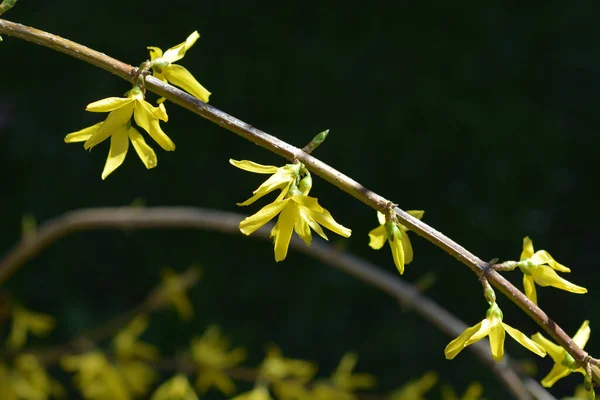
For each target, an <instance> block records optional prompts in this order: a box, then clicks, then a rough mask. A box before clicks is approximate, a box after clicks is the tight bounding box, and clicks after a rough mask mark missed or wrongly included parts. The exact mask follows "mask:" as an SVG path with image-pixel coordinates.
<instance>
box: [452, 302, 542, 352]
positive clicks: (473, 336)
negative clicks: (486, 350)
mask: <svg viewBox="0 0 600 400" xmlns="http://www.w3.org/2000/svg"><path fill="white" fill-rule="evenodd" d="M502 318H503V315H502V310H500V307H498V305H497V304H496V303H492V304H491V306H490V308H489V309H488V310H487V313H486V318H485V319H484V320H483V321H481V322H480V323H478V324H477V325H475V326H472V327H470V328H467V329H466V330H465V331H464V332H463V333H461V334H460V335H459V336H458V337H457V338H456V339H454V340H453V341H451V342H450V343H449V344H448V346H446V349H445V350H444V353H445V355H446V358H447V359H448V360H452V359H453V358H454V357H456V356H457V355H458V353H460V352H461V351H462V350H463V349H464V348H465V347H467V346H468V345H470V344H473V343H475V342H477V341H479V340H481V339H483V338H484V337H486V336H488V335H489V337H490V349H491V351H492V358H493V359H494V360H496V361H502V358H503V357H504V337H505V333H506V332H508V334H509V335H510V336H511V337H512V338H513V339H515V340H516V341H517V342H519V343H520V344H521V345H522V346H523V347H525V348H526V349H528V350H531V351H532V352H534V353H535V354H537V355H538V356H540V357H545V356H546V350H544V348H543V347H542V346H540V345H539V344H537V343H536V342H534V341H532V340H531V339H529V338H528V337H527V336H525V334H524V333H522V332H521V331H519V330H517V329H515V328H513V327H511V326H510V325H508V324H505V323H504V322H502Z"/></svg>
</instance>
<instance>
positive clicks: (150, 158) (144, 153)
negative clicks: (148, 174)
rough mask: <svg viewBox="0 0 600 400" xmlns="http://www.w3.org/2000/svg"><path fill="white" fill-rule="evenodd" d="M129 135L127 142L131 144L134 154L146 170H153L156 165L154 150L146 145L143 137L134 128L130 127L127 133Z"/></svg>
mask: <svg viewBox="0 0 600 400" xmlns="http://www.w3.org/2000/svg"><path fill="white" fill-rule="evenodd" d="M127 133H128V134H129V140H131V144H133V148H134V149H135V152H136V153H137V155H138V156H139V157H140V159H141V160H142V162H143V163H144V165H145V166H146V168H147V169H150V168H154V167H156V165H157V164H158V160H157V158H156V153H155V152H154V150H153V149H152V148H151V147H150V146H148V144H146V141H145V140H144V137H143V136H142V135H140V133H139V132H138V131H137V129H135V128H134V127H130V128H129V130H128V131H127Z"/></svg>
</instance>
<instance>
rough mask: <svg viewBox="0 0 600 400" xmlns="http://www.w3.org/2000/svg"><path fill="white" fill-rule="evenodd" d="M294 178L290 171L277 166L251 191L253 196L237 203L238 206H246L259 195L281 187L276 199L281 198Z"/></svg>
mask: <svg viewBox="0 0 600 400" xmlns="http://www.w3.org/2000/svg"><path fill="white" fill-rule="evenodd" d="M293 180H294V177H293V176H292V175H291V174H290V171H289V170H287V169H284V168H278V170H277V171H276V172H275V173H274V174H273V175H271V176H270V177H269V179H267V180H266V181H264V182H263V183H262V184H261V185H260V186H259V187H258V189H256V190H255V191H254V192H253V193H254V196H252V197H250V198H249V199H247V200H246V201H244V202H242V203H237V205H238V206H248V205H250V204H252V203H254V202H255V201H256V200H258V199H260V198H261V197H263V196H265V195H267V194H269V193H271V192H272V191H274V190H277V189H281V190H282V192H281V194H280V195H279V197H278V199H279V200H281V199H282V198H283V196H285V194H287V191H288V190H289V186H290V184H291V183H292V181H293Z"/></svg>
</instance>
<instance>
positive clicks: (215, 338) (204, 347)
mask: <svg viewBox="0 0 600 400" xmlns="http://www.w3.org/2000/svg"><path fill="white" fill-rule="evenodd" d="M191 347H192V358H193V360H194V362H195V363H196V365H197V366H198V377H197V378H196V382H195V386H196V388H197V389H198V390H199V391H200V392H202V393H205V392H206V391H207V390H208V389H209V388H210V387H212V386H215V387H217V388H218V389H219V390H220V391H221V392H223V394H225V395H226V396H229V395H231V394H232V393H234V392H235V384H234V383H233V381H232V380H231V378H229V376H227V374H226V373H225V370H226V369H228V368H231V367H233V366H235V365H238V364H239V363H241V362H242V361H244V360H245V359H246V350H244V349H243V348H241V347H238V348H235V349H233V350H228V348H229V341H228V340H227V339H225V338H224V337H223V336H222V335H221V330H220V329H219V327H218V326H216V325H211V326H209V327H208V329H206V331H205V332H204V335H202V337H196V338H194V339H192V346H191Z"/></svg>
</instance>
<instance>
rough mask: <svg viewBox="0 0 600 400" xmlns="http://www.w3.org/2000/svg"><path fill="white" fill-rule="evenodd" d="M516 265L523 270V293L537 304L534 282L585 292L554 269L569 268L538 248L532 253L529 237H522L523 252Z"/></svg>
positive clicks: (574, 291) (573, 291)
mask: <svg viewBox="0 0 600 400" xmlns="http://www.w3.org/2000/svg"><path fill="white" fill-rule="evenodd" d="M518 266H519V268H520V269H521V272H523V286H524V287H525V295H526V296H527V297H528V298H529V299H530V300H531V301H533V302H534V303H535V304H537V292H536V289H535V284H536V283H537V284H538V285H540V286H553V287H555V288H558V289H562V290H566V291H568V292H571V293H578V294H582V293H587V289H586V288H584V287H581V286H577V285H574V284H572V283H571V282H569V281H567V280H565V279H563V278H561V277H560V276H558V274H557V273H556V272H555V271H554V270H556V271H560V272H571V270H570V269H569V268H567V267H565V266H564V265H562V264H559V263H558V262H556V261H555V260H554V258H552V256H551V255H550V254H549V253H548V252H547V251H545V250H539V251H537V252H535V253H534V251H533V242H532V241H531V239H529V237H525V238H524V239H523V252H522V253H521V261H520V262H519V263H518Z"/></svg>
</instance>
